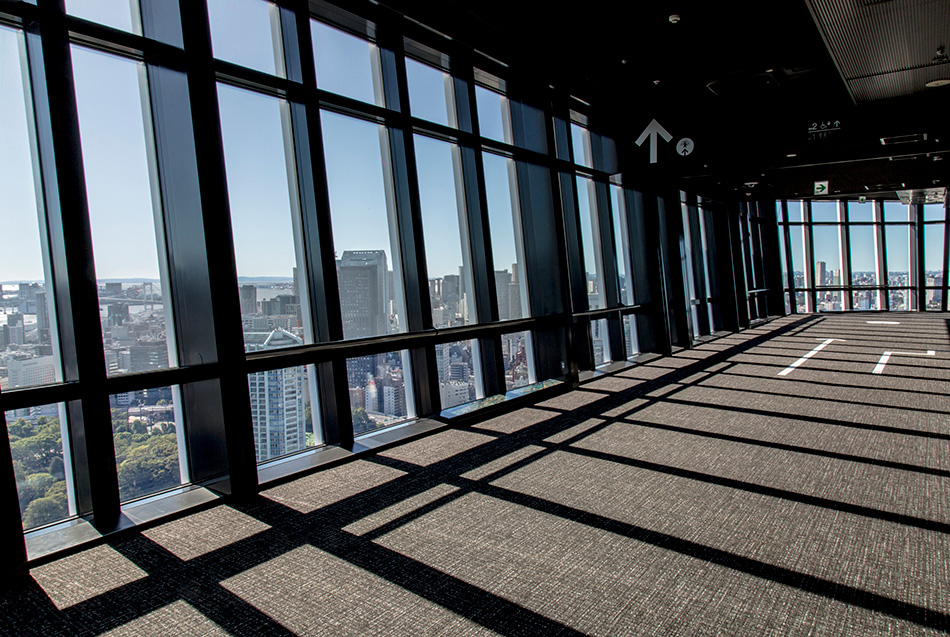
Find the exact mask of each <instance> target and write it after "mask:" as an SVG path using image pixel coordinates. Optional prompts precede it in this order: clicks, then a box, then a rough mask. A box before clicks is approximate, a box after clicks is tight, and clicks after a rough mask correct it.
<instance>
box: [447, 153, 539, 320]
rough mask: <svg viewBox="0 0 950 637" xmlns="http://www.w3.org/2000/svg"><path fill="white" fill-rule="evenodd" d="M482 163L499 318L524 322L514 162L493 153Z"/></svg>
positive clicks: (525, 290) (525, 304) (525, 301)
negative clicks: (522, 320) (522, 319)
mask: <svg viewBox="0 0 950 637" xmlns="http://www.w3.org/2000/svg"><path fill="white" fill-rule="evenodd" d="M482 160H483V164H484V167H485V194H486V198H487V201H488V218H489V227H490V235H491V249H492V259H493V261H494V264H495V292H496V293H497V303H498V318H499V320H502V321H504V320H506V319H518V318H523V317H526V316H528V310H529V307H528V288H527V284H526V281H525V272H524V248H523V245H524V244H523V243H522V235H521V217H520V214H519V206H518V191H517V176H516V175H515V162H514V160H511V159H507V158H505V157H500V156H498V155H493V154H491V153H484V154H483V155H482ZM430 276H431V273H430Z"/></svg>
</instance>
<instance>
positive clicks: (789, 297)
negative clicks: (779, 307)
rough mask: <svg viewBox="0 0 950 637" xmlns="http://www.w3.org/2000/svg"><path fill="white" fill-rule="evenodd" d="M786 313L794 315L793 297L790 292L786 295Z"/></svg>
mask: <svg viewBox="0 0 950 637" xmlns="http://www.w3.org/2000/svg"><path fill="white" fill-rule="evenodd" d="M785 313H786V314H791V313H792V295H791V294H789V293H788V292H786V293H785Z"/></svg>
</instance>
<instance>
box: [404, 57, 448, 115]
mask: <svg viewBox="0 0 950 637" xmlns="http://www.w3.org/2000/svg"><path fill="white" fill-rule="evenodd" d="M406 76H407V78H408V81H409V108H410V109H411V110H412V115H413V117H418V118H420V119H425V120H428V121H430V122H435V123H436V124H442V125H443V126H452V127H453V128H454V127H455V126H457V123H456V116H455V98H454V93H453V89H452V76H451V75H449V74H448V73H446V72H445V71H442V70H440V69H437V68H434V67H431V66H429V65H428V64H423V63H422V62H417V61H416V60H413V59H411V58H406Z"/></svg>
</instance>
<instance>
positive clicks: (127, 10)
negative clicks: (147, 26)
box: [66, 0, 142, 35]
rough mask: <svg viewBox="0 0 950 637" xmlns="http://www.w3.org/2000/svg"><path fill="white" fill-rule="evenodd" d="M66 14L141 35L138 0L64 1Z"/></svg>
mask: <svg viewBox="0 0 950 637" xmlns="http://www.w3.org/2000/svg"><path fill="white" fill-rule="evenodd" d="M66 13H68V14H69V15H74V16H76V17H77V18H82V19H83V20H89V21H90V22H97V23H99V24H104V25H106V26H107V27H112V28H113V29H121V30H122V31H128V32H129V33H136V34H139V35H141V34H142V17H141V14H140V12H139V3H138V0H66Z"/></svg>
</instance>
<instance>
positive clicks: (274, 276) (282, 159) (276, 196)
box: [218, 84, 311, 349]
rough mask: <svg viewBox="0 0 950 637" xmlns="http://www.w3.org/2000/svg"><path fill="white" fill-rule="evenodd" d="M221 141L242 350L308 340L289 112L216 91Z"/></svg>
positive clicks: (275, 102) (236, 92) (239, 93)
mask: <svg viewBox="0 0 950 637" xmlns="http://www.w3.org/2000/svg"><path fill="white" fill-rule="evenodd" d="M218 103H219V105H220V110H221V134H222V138H223V140H224V159H225V166H226V170H227V178H228V200H229V203H230V207H231V228H232V232H233V237H234V258H235V263H236V264H237V273H238V281H239V283H240V284H241V298H242V304H241V305H242V307H241V312H242V321H243V325H244V342H245V344H246V346H247V348H248V349H253V348H256V347H257V346H258V344H259V343H261V342H264V341H265V340H266V341H267V342H268V343H271V344H272V345H271V346H270V348H271V349H273V348H276V347H292V346H294V345H300V344H303V343H308V342H310V340H311V329H310V326H309V320H310V318H309V317H310V314H309V312H308V311H307V295H306V291H307V285H306V278H305V276H304V268H303V267H299V266H300V264H302V263H303V262H304V261H303V247H302V241H301V232H300V211H299V205H298V200H297V188H296V177H295V174H296V170H295V167H294V159H293V152H292V146H291V141H290V140H291V139H292V135H291V132H290V113H289V105H288V104H287V102H285V101H283V100H279V99H277V98H273V97H269V96H266V95H261V94H258V93H253V92H251V91H246V90H244V89H238V88H234V87H231V86H227V85H224V84H221V85H219V86H218Z"/></svg>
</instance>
